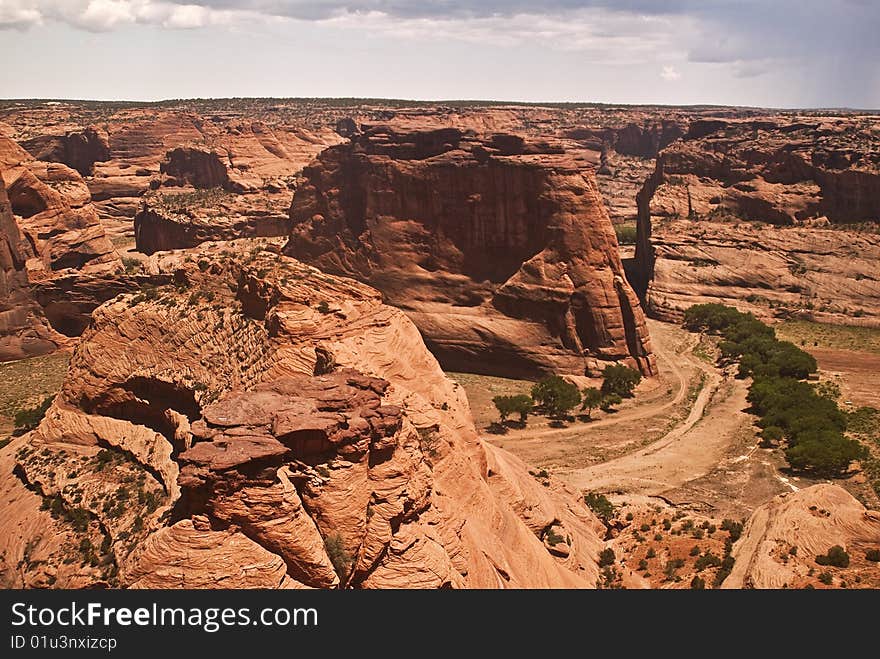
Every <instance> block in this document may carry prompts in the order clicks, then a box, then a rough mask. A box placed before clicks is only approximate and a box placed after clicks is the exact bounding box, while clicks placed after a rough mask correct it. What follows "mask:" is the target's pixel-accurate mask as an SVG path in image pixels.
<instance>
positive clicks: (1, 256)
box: [0, 176, 62, 362]
mask: <svg viewBox="0 0 880 659" xmlns="http://www.w3.org/2000/svg"><path fill="white" fill-rule="evenodd" d="M31 257H33V252H32V250H31V246H30V244H29V243H28V242H27V241H26V240H25V239H24V237H23V236H22V235H21V232H20V231H19V229H18V225H17V224H16V222H15V218H14V217H13V215H12V207H11V205H10V203H9V197H8V196H7V195H6V186H5V184H4V182H3V177H2V176H0V362H4V361H11V360H15V359H23V358H25V357H32V356H35V355H42V354H45V353H48V352H52V351H53V350H55V349H56V348H57V347H58V346H59V345H60V344H61V343H62V340H61V338H60V337H58V336H57V334H56V333H55V332H54V331H53V330H52V328H51V327H50V326H49V323H48V322H47V321H46V318H45V317H44V316H43V311H42V309H41V308H40V306H39V305H38V304H37V303H36V302H35V301H34V299H33V295H32V294H31V291H30V288H29V286H28V277H27V272H26V270H25V264H26V263H27V260H28V259H29V258H31Z"/></svg>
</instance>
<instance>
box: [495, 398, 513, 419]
mask: <svg viewBox="0 0 880 659" xmlns="http://www.w3.org/2000/svg"><path fill="white" fill-rule="evenodd" d="M492 402H493V403H495V408H496V409H497V410H498V415H499V416H500V417H501V423H504V422H505V421H507V417H509V416H510V415H511V414H513V413H514V412H515V411H516V410H515V409H514V408H515V407H516V405H515V403H514V402H513V396H495V398H493V399H492Z"/></svg>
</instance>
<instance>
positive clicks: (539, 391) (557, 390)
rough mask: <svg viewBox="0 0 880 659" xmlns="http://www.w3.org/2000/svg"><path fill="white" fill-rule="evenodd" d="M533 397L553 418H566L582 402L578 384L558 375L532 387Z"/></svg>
mask: <svg viewBox="0 0 880 659" xmlns="http://www.w3.org/2000/svg"><path fill="white" fill-rule="evenodd" d="M532 399H534V400H535V401H536V402H537V403H539V404H540V405H541V406H542V407H543V408H544V410H545V411H546V412H547V414H548V415H549V416H550V417H551V418H553V419H564V418H565V417H566V416H568V413H569V412H570V411H571V410H572V409H574V408H575V407H576V406H577V405H578V404H580V402H581V393H580V391H579V390H578V388H577V386H576V385H573V384H571V383H570V382H568V381H566V380H564V379H563V378H561V377H559V376H558V375H554V376H551V377H549V378H547V379H545V380H542V381H541V382H538V383H537V384H536V385H535V386H533V387H532Z"/></svg>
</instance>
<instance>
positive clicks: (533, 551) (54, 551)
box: [0, 242, 604, 588]
mask: <svg viewBox="0 0 880 659" xmlns="http://www.w3.org/2000/svg"><path fill="white" fill-rule="evenodd" d="M148 270H149V272H150V273H151V274H154V275H160V274H165V275H168V276H169V277H170V278H171V281H173V285H169V286H164V287H159V288H155V289H153V288H150V289H145V290H143V291H141V292H139V293H137V294H128V295H120V296H119V297H117V298H116V299H114V300H112V301H110V302H108V303H107V304H105V305H104V306H102V307H100V308H99V309H98V310H96V311H95V313H94V320H93V323H92V325H91V326H90V327H89V329H88V330H87V331H86V332H85V334H84V335H83V338H82V341H81V343H80V345H79V346H78V347H77V349H76V352H75V353H74V355H73V358H72V360H71V363H70V367H69V372H68V375H67V378H66V380H65V383H64V386H63V389H62V392H61V394H60V395H59V396H58V398H57V399H56V401H55V403H54V404H53V406H52V408H51V409H50V410H49V412H48V413H47V415H46V418H45V419H44V420H43V422H42V423H41V425H40V426H39V427H38V428H37V430H35V431H34V432H32V433H30V434H29V435H25V436H23V437H20V438H16V439H14V440H13V441H12V442H11V443H10V444H9V445H8V446H6V447H4V448H2V449H0V470H2V473H3V474H4V477H3V478H2V479H0V508H2V514H0V545H2V546H0V579H2V580H3V583H4V584H6V585H9V586H36V585H42V586H55V587H81V586H99V585H109V586H114V587H126V586H129V587H150V588H154V587H159V588H165V587H184V586H185V587H218V586H219V587H306V586H313V587H351V588H389V587H395V588H439V587H455V588H463V587H481V588H482V587H486V588H492V587H584V586H592V585H593V584H594V583H595V581H596V579H597V577H598V567H597V566H596V563H595V559H596V556H597V554H598V551H599V549H600V548H601V546H602V541H601V539H600V534H601V533H602V532H603V531H604V527H602V525H601V524H600V523H599V522H598V520H597V519H596V518H595V517H594V516H593V515H592V513H590V512H589V510H588V509H587V508H585V507H584V505H583V504H582V503H580V501H579V500H578V499H577V498H576V497H575V495H574V494H573V493H572V492H570V491H568V490H567V489H565V488H564V487H562V486H560V485H558V484H555V483H554V484H550V486H549V487H547V486H546V485H547V484H542V483H541V482H539V481H538V480H536V479H535V478H533V477H532V476H531V475H530V474H529V472H528V470H527V468H526V466H525V465H524V464H523V463H522V462H520V461H519V460H518V459H516V458H514V457H513V456H511V455H509V454H507V453H505V452H503V451H501V450H498V449H495V448H492V447H490V446H488V445H486V444H484V443H482V442H481V441H480V440H479V438H478V436H477V433H476V431H475V428H474V425H473V422H472V420H471V418H470V413H469V410H468V407H467V402H466V398H465V396H464V393H463V391H462V389H461V388H460V387H459V386H458V385H455V384H453V383H452V382H451V381H450V380H447V379H446V377H445V376H444V375H443V373H442V371H441V370H440V368H439V365H438V364H437V362H436V360H435V359H434V358H433V357H432V356H431V355H430V353H429V352H428V351H427V350H426V349H425V346H424V344H423V343H422V341H421V338H420V336H419V333H418V331H417V330H416V328H415V326H414V325H413V324H412V323H411V322H410V321H409V320H408V319H407V318H406V316H405V315H404V314H403V313H401V312H400V311H397V310H395V309H393V308H391V307H388V306H385V305H383V304H382V303H381V301H380V295H379V293H377V292H376V291H374V290H372V289H370V288H368V287H366V286H364V285H362V284H359V283H357V282H354V281H352V280H347V279H342V278H337V277H333V276H330V275H327V274H324V273H321V272H320V271H318V270H316V269H314V268H311V267H309V266H307V265H304V264H301V263H298V262H296V261H294V260H292V259H289V258H287V257H284V256H281V255H280V254H278V253H276V252H273V251H271V250H266V249H263V248H262V247H261V245H259V244H256V245H254V243H247V244H244V245H242V244H241V243H238V242H232V243H224V244H222V245H203V246H202V247H200V248H198V249H197V250H196V252H195V253H189V255H187V254H186V253H180V254H178V253H165V254H161V255H156V256H154V257H153V258H152V259H151V261H150V263H149V264H148ZM132 501H137V502H138V504H137V505H131V504H130V502H132ZM7 506H8V507H10V510H6V508H7ZM551 528H552V529H554V533H557V534H559V535H560V536H561V537H563V539H564V540H563V542H564V543H565V544H566V547H567V551H566V552H562V551H559V550H558V548H555V551H553V552H551V551H550V550H548V548H547V546H546V545H545V543H544V542H543V539H544V535H545V534H546V533H548V532H549V530H550V529H551ZM65 559H71V560H65ZM242 565H248V566H250V568H249V569H248V570H245V571H243V570H242V569H241V566H242Z"/></svg>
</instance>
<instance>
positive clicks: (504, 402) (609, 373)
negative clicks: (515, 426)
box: [492, 364, 642, 424]
mask: <svg viewBox="0 0 880 659" xmlns="http://www.w3.org/2000/svg"><path fill="white" fill-rule="evenodd" d="M602 377H603V381H602V387H601V388H596V387H588V388H587V389H584V390H583V391H581V390H580V389H579V388H578V386H577V385H575V384H572V383H571V382H569V381H567V380H566V379H564V378H562V377H560V376H558V375H553V376H551V377H548V378H545V379H544V380H541V381H540V382H538V383H536V384H535V385H534V386H533V387H532V395H531V396H527V395H525V394H520V395H518V396H495V398H493V399H492V402H493V403H495V407H496V408H497V409H498V414H499V416H500V417H501V423H502V424H505V423H507V422H508V419H509V417H510V416H511V415H513V414H519V422H520V423H521V424H525V423H526V421H527V419H528V417H529V414H531V413H532V412H534V411H535V410H536V409H540V411H541V412H543V413H544V414H546V415H547V416H548V417H550V418H551V419H553V420H555V421H563V420H566V419H568V418H569V416H570V415H571V412H572V410H574V409H575V408H577V407H578V406H580V409H581V411H582V412H585V413H586V414H585V416H586V417H587V418H588V419H589V418H590V416H591V415H592V412H593V410H595V409H597V408H598V409H601V410H603V411H605V412H608V411H610V410H612V409H614V407H615V406H617V405H619V404H620V403H621V402H622V401H623V399H624V398H631V397H632V395H633V390H634V389H635V388H636V385H638V384H639V382H640V381H641V379H642V374H641V373H639V372H638V371H637V370H635V369H632V368H629V367H628V366H623V365H618V364H612V365H609V366H606V367H605V370H603V371H602Z"/></svg>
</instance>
